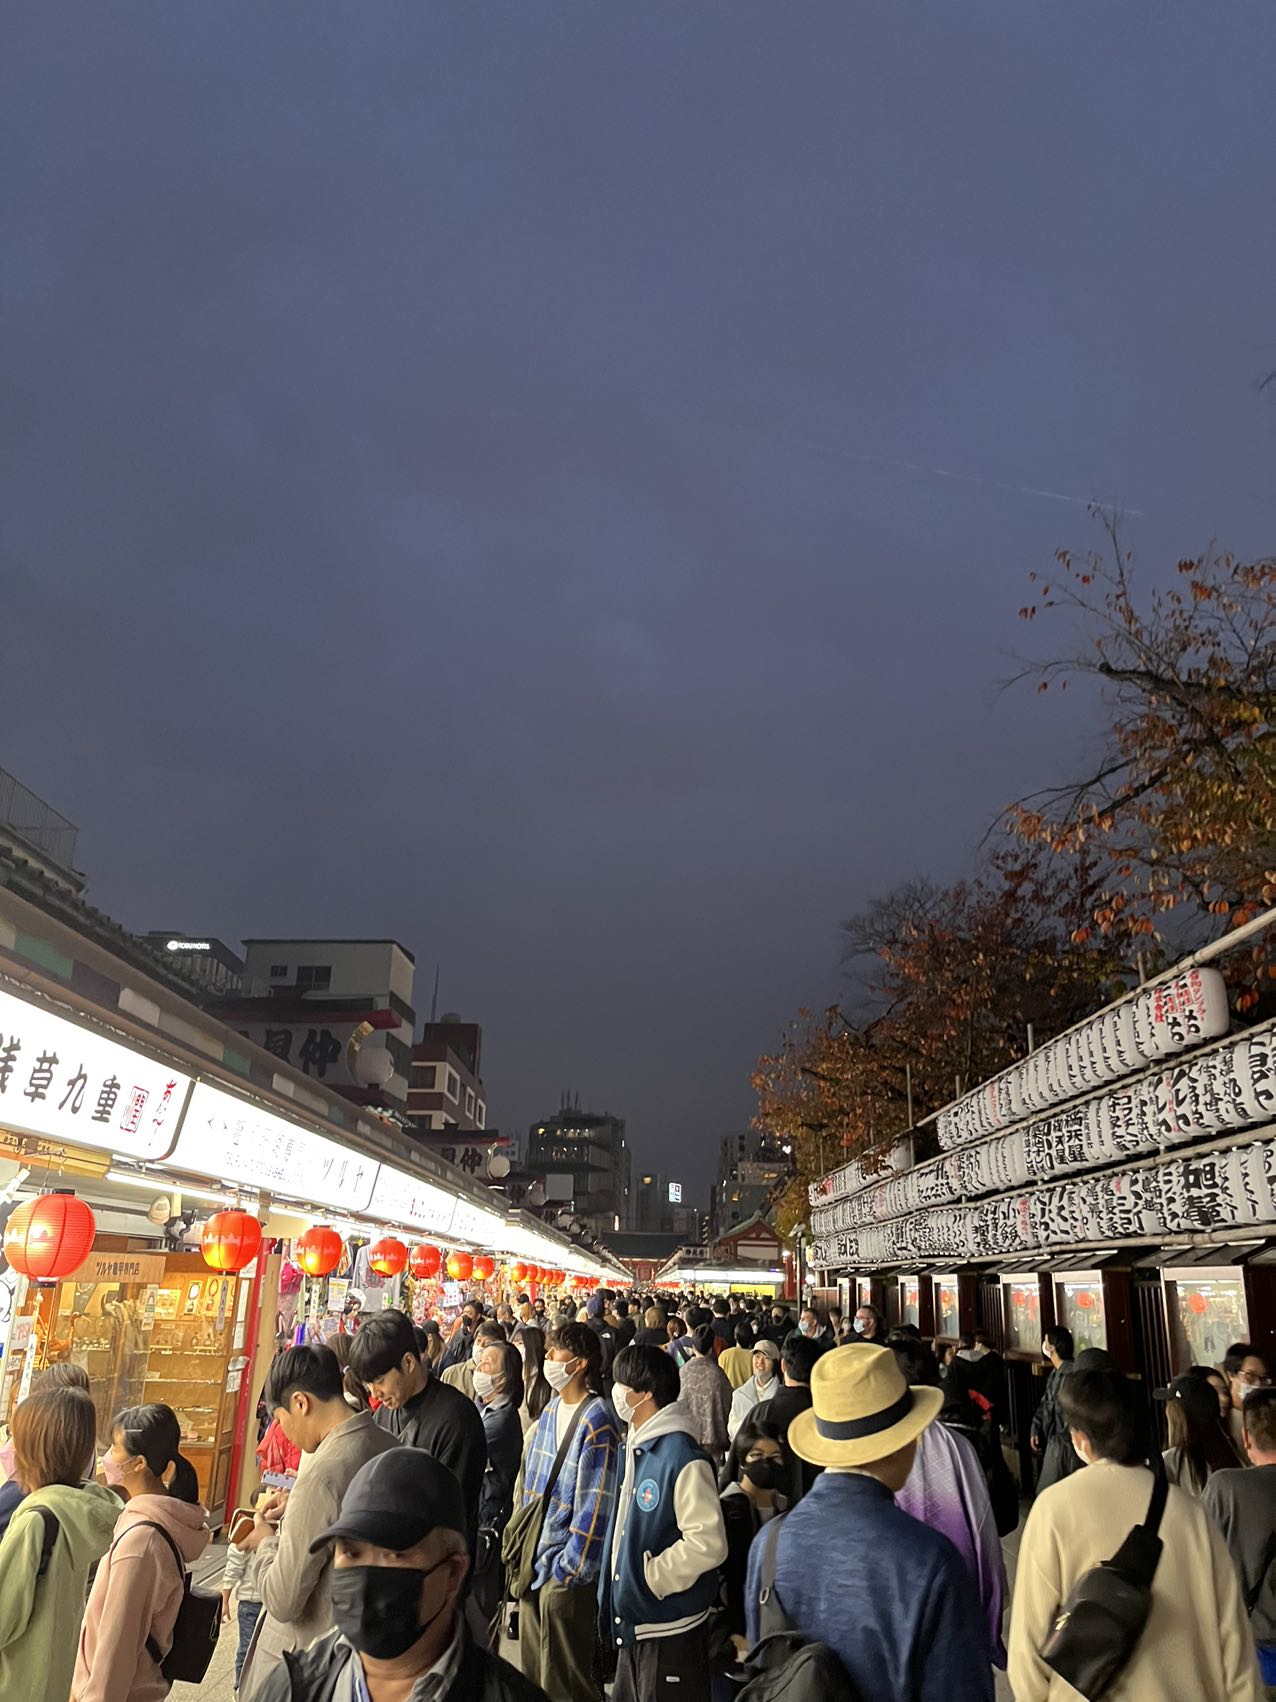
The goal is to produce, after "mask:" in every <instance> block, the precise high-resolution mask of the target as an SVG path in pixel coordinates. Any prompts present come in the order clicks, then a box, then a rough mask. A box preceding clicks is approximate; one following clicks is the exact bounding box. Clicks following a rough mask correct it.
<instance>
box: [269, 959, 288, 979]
mask: <svg viewBox="0 0 1276 1702" xmlns="http://www.w3.org/2000/svg"><path fill="white" fill-rule="evenodd" d="M270 979H271V980H272V981H286V980H287V979H288V965H287V964H286V963H272V964H271V966H270Z"/></svg>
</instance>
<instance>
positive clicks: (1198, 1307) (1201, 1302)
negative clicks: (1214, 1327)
mask: <svg viewBox="0 0 1276 1702" xmlns="http://www.w3.org/2000/svg"><path fill="white" fill-rule="evenodd" d="M1187 1309H1188V1311H1189V1312H1193V1313H1195V1315H1196V1316H1197V1317H1198V1318H1201V1317H1203V1316H1204V1314H1205V1296H1204V1295H1203V1294H1189V1295H1188V1297H1187Z"/></svg>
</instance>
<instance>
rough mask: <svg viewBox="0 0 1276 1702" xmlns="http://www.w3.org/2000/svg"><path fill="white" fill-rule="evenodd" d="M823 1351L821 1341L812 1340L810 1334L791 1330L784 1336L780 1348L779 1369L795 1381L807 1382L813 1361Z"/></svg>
mask: <svg viewBox="0 0 1276 1702" xmlns="http://www.w3.org/2000/svg"><path fill="white" fill-rule="evenodd" d="M823 1352H824V1344H823V1342H817V1341H813V1340H812V1339H811V1337H810V1336H804V1335H802V1334H801V1333H800V1332H799V1331H798V1330H793V1331H791V1332H790V1334H788V1335H787V1336H785V1338H784V1346H783V1347H782V1348H781V1349H780V1366H781V1369H782V1370H783V1372H784V1375H785V1376H786V1377H791V1378H792V1379H793V1381H794V1382H795V1383H809V1382H810V1381H811V1373H812V1371H814V1370H815V1362H816V1360H817V1359H818V1358H819V1357H820V1355H821V1354H822V1353H823Z"/></svg>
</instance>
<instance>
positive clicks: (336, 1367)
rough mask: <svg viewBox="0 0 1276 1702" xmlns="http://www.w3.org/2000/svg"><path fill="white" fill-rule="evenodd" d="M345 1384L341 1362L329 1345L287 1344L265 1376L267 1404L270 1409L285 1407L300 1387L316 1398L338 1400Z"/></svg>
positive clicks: (304, 1392)
mask: <svg viewBox="0 0 1276 1702" xmlns="http://www.w3.org/2000/svg"><path fill="white" fill-rule="evenodd" d="M342 1386H343V1385H342V1372H341V1364H340V1361H339V1360H338V1359H337V1356H336V1354H335V1353H334V1352H333V1351H332V1349H331V1348H330V1347H321V1346H317V1345H316V1346H314V1347H286V1348H285V1349H284V1350H283V1352H282V1353H280V1354H276V1356H275V1362H274V1364H273V1365H272V1366H271V1367H270V1374H269V1376H268V1377H267V1378H266V1406H267V1408H268V1409H269V1410H270V1411H271V1412H273V1411H274V1409H275V1408H276V1407H285V1408H286V1407H287V1405H288V1402H289V1401H290V1400H291V1399H292V1397H293V1395H294V1394H295V1393H296V1392H297V1391H298V1390H300V1391H301V1393H302V1394H304V1395H310V1396H312V1397H313V1398H314V1399H315V1400H317V1401H339V1400H340V1399H341V1394H342Z"/></svg>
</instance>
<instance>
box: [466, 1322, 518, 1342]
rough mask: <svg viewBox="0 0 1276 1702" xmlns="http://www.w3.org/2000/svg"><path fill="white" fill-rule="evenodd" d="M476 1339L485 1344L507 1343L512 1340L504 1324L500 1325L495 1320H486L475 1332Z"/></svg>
mask: <svg viewBox="0 0 1276 1702" xmlns="http://www.w3.org/2000/svg"><path fill="white" fill-rule="evenodd" d="M474 1339H475V1341H484V1342H507V1341H508V1340H509V1339H510V1338H509V1331H508V1330H507V1329H506V1328H505V1326H504V1324H498V1323H497V1321H496V1319H495V1318H484V1320H483V1322H482V1323H481V1324H480V1325H479V1327H478V1329H477V1330H475V1332H474Z"/></svg>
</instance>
